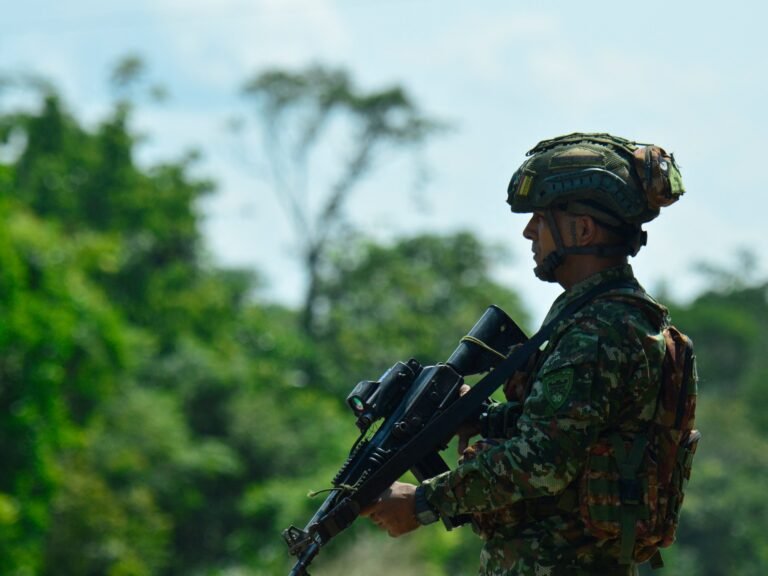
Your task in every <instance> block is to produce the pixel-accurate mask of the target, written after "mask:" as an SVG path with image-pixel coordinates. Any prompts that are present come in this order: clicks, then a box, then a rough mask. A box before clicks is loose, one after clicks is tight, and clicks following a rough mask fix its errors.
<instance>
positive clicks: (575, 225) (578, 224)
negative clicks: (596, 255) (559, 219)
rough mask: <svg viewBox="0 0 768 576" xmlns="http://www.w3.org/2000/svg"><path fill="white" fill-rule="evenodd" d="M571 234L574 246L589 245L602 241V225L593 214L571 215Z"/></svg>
mask: <svg viewBox="0 0 768 576" xmlns="http://www.w3.org/2000/svg"><path fill="white" fill-rule="evenodd" d="M569 227H570V230H569V235H570V237H571V242H572V245H573V246H589V245H591V244H597V243H599V242H600V238H599V233H600V232H599V230H600V227H599V226H598V225H597V223H596V222H595V220H594V218H592V216H589V215H587V214H579V215H574V216H572V217H571V221H570V224H569Z"/></svg>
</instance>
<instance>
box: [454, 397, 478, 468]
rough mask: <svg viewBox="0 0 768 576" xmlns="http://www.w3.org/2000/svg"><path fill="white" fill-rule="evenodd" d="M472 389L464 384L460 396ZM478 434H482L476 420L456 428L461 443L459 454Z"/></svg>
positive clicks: (458, 448) (458, 449) (458, 447)
mask: <svg viewBox="0 0 768 576" xmlns="http://www.w3.org/2000/svg"><path fill="white" fill-rule="evenodd" d="M471 389H472V388H470V387H469V386H468V385H467V384H462V385H461V388H459V396H464V394H466V393H467V392H469V391H470V390H471ZM478 434H480V428H479V427H478V426H477V423H476V422H465V423H464V424H462V425H461V426H459V428H458V429H457V430H456V436H457V437H458V438H459V444H458V446H457V450H456V451H457V452H458V453H459V456H461V455H462V454H464V450H466V449H467V446H469V440H470V439H471V438H472V437H473V436H477V435H478Z"/></svg>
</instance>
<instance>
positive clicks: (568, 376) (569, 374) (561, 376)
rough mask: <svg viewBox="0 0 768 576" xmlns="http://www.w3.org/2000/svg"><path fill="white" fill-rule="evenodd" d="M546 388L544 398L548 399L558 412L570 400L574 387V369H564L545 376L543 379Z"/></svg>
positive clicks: (542, 382)
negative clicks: (569, 396) (572, 387)
mask: <svg viewBox="0 0 768 576" xmlns="http://www.w3.org/2000/svg"><path fill="white" fill-rule="evenodd" d="M541 384H542V386H543V388H544V396H545V397H546V398H547V400H548V401H549V403H550V404H551V406H552V408H553V409H555V410H557V409H558V408H560V406H562V405H563V404H564V403H565V401H566V400H567V399H568V395H569V394H570V392H571V386H573V368H563V369H562V370H556V371H555V372H550V373H549V374H545V375H544V377H543V378H542V379H541Z"/></svg>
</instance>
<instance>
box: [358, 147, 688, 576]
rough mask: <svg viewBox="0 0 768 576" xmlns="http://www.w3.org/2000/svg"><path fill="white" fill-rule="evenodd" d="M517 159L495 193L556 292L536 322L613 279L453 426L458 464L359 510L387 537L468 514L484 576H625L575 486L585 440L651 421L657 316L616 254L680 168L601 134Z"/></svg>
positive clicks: (659, 352)
mask: <svg viewBox="0 0 768 576" xmlns="http://www.w3.org/2000/svg"><path fill="white" fill-rule="evenodd" d="M528 156H529V158H528V159H527V160H526V161H525V162H524V163H523V165H522V166H521V167H520V168H519V169H518V170H517V171H516V172H515V174H514V175H513V177H512V180H511V182H510V185H509V189H508V200H507V202H508V203H509V204H510V206H511V208H512V211H513V212H516V213H532V216H531V218H530V220H529V222H528V224H527V225H526V227H525V229H524V230H523V236H524V237H525V238H526V239H528V240H530V242H531V246H532V250H533V258H534V260H535V263H536V266H535V268H534V273H535V274H536V276H537V277H538V278H540V279H541V280H543V281H546V282H557V283H558V284H560V285H561V286H562V287H563V288H564V292H563V293H562V294H561V295H560V296H559V297H558V298H557V299H556V300H555V302H554V304H553V305H552V308H551V310H550V311H549V314H548V316H547V319H546V320H545V323H546V322H548V321H549V320H551V319H553V318H555V317H556V316H557V315H558V313H559V312H560V311H561V310H563V309H564V308H565V307H566V306H567V305H568V304H569V303H571V302H573V301H575V300H576V299H578V298H579V297H580V296H583V295H584V294H587V293H589V292H590V291H593V290H594V289H595V287H596V286H600V285H602V284H604V283H607V282H611V283H612V285H615V286H616V287H615V288H611V289H609V290H608V291H604V292H603V293H602V294H600V295H598V296H596V297H595V298H593V299H592V300H591V301H590V302H589V303H587V304H586V305H584V306H583V307H582V308H581V309H580V310H579V311H578V312H576V313H575V314H574V315H573V316H572V317H570V318H567V319H565V320H562V321H561V322H560V325H559V326H557V327H556V328H555V331H554V332H553V334H552V336H551V337H550V338H549V341H548V343H547V345H546V347H545V349H544V350H543V351H542V352H541V353H539V354H538V355H537V357H535V358H532V359H531V361H530V362H529V365H528V370H527V371H526V373H524V374H518V375H516V376H515V377H513V378H512V379H510V381H509V382H507V384H506V386H505V389H504V392H505V396H506V399H507V402H505V403H501V404H496V405H493V406H491V407H490V408H489V409H488V412H487V413H486V414H484V415H483V416H482V417H481V419H480V421H479V422H478V423H476V424H473V425H465V426H464V427H463V429H462V431H461V432H460V434H459V436H460V443H459V444H460V451H462V452H463V457H462V459H460V464H459V466H458V467H457V468H455V469H454V470H453V471H450V472H447V473H445V474H442V475H440V476H437V477H435V478H432V479H430V480H427V481H425V482H423V483H422V484H421V485H420V486H418V487H417V486H413V485H411V484H407V483H402V482H397V483H395V484H394V485H393V486H392V487H391V488H390V489H389V490H388V491H387V492H386V493H385V494H384V495H382V497H381V498H380V499H379V500H378V501H377V502H376V503H375V504H374V505H372V506H371V507H369V508H368V509H366V510H365V511H364V515H366V516H369V517H370V518H371V519H372V520H373V522H375V523H376V524H377V525H378V526H380V527H381V528H383V529H385V530H387V531H388V532H389V534H390V535H391V536H400V535H402V534H405V533H407V532H410V531H412V530H414V529H416V528H418V527H419V526H421V525H423V524H427V523H430V522H433V521H435V520H436V519H438V518H439V516H441V515H443V516H455V515H458V514H466V513H469V514H472V515H473V517H474V518H475V522H474V526H475V529H476V531H478V532H479V533H480V535H481V537H482V538H483V539H484V540H485V545H484V547H483V550H482V553H481V558H480V565H481V566H480V574H483V575H488V576H491V575H493V576H496V575H512V574H516V575H517V574H519V575H525V576H528V575H531V576H533V575H541V574H546V575H553V576H558V575H561V574H564V575H577V574H585V575H586V574H595V575H598V574H599V575H603V576H606V575H608V576H611V575H628V574H637V567H636V564H635V563H634V562H633V561H632V560H629V561H628V560H627V555H626V550H625V554H624V555H622V545H624V546H625V547H626V545H627V542H622V541H621V539H620V538H618V539H617V538H613V539H601V538H600V537H598V536H596V535H595V533H594V531H591V530H590V529H589V527H588V526H587V524H586V523H585V520H584V517H583V515H582V514H581V513H580V510H579V498H580V497H581V495H580V492H579V482H580V479H581V478H582V477H583V475H584V471H585V466H586V462H587V455H588V452H589V450H590V447H591V446H593V445H594V443H595V441H596V439H597V438H599V437H601V435H604V434H605V433H606V432H607V431H618V433H619V434H620V435H621V437H622V438H623V439H625V440H628V441H631V439H632V437H633V436H636V435H638V434H639V433H641V432H642V431H643V430H645V429H646V428H647V427H648V423H649V421H650V420H651V419H652V418H653V417H654V410H655V407H656V402H657V395H658V392H659V387H660V383H661V370H662V361H663V359H664V356H665V341H664V337H663V336H662V333H661V330H662V328H663V327H664V326H665V325H666V324H667V312H666V309H665V308H664V307H663V306H661V305H660V304H658V303H656V302H655V301H654V300H653V299H651V298H650V297H649V296H648V295H647V294H646V293H645V291H644V290H643V288H642V287H641V286H640V284H639V283H638V282H637V280H636V279H635V277H634V275H633V272H632V269H631V267H630V265H629V264H628V262H627V260H628V256H634V255H636V254H637V252H638V251H639V249H640V248H641V246H643V245H644V244H645V241H646V233H645V232H644V231H643V230H642V228H641V225H642V224H643V223H645V222H648V221H650V220H652V219H653V218H655V217H656V216H657V215H658V214H659V211H660V207H662V206H666V205H668V204H671V203H672V202H674V201H675V200H676V199H677V198H678V197H679V196H680V195H681V194H682V193H683V192H684V190H683V187H682V181H681V179H680V173H679V171H678V169H677V166H676V165H675V163H674V159H673V157H672V156H671V155H667V154H666V152H664V150H662V149H661V148H658V147H653V146H647V147H639V146H637V145H635V144H634V143H632V142H629V141H627V140H624V139H621V138H617V137H613V136H610V135H608V134H571V135H568V136H563V137H560V138H555V139H552V140H547V141H543V142H540V143H539V144H538V145H537V146H536V147H535V148H533V149H532V150H531V151H530V152H529V153H528ZM477 433H481V434H482V437H483V438H482V439H481V440H480V441H479V442H476V443H475V444H473V445H472V446H470V447H469V448H467V449H465V448H466V446H467V438H468V437H470V436H471V435H473V434H477ZM582 504H583V502H582ZM628 545H629V551H630V553H631V550H632V547H633V545H634V542H633V541H632V540H631V539H630V541H629V542H628Z"/></svg>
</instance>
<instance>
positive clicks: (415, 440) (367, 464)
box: [283, 306, 533, 576]
mask: <svg viewBox="0 0 768 576" xmlns="http://www.w3.org/2000/svg"><path fill="white" fill-rule="evenodd" d="M526 340H527V338H526V336H525V334H523V332H522V331H521V330H520V328H519V327H518V326H517V325H516V324H515V322H514V321H513V320H512V319H510V318H509V316H507V314H505V313H504V311H503V310H501V309H500V308H498V307H496V306H490V307H489V308H488V309H487V310H486V311H485V313H484V314H483V316H482V317H481V318H480V320H478V322H477V323H476V324H475V326H474V327H473V328H472V330H470V332H469V334H467V335H466V336H465V337H463V338H462V339H461V341H460V343H459V345H458V347H457V348H456V350H455V351H454V352H453V354H451V356H450V357H449V358H448V360H447V361H446V362H445V363H444V364H437V365H436V366H422V365H421V364H419V362H417V361H416V360H414V359H411V360H408V361H407V362H397V363H396V364H395V365H394V366H392V367H391V368H390V369H389V370H387V371H386V372H385V373H384V374H383V375H382V376H381V378H379V379H378V380H376V381H369V380H365V381H362V382H360V383H358V384H357V385H356V386H355V387H354V389H353V390H352V392H351V393H350V394H349V396H348V397H347V404H348V405H349V407H350V409H351V410H352V412H353V413H354V415H355V416H356V417H357V420H356V424H357V427H358V428H359V429H360V436H359V438H358V439H357V441H356V442H355V444H354V445H353V447H352V449H351V451H350V454H349V458H348V459H347V461H346V462H345V463H344V465H343V466H342V467H341V469H340V470H339V472H338V473H337V474H336V477H335V478H334V479H333V488H332V489H331V490H330V491H329V494H328V496H327V497H326V499H325V501H324V502H323V504H322V505H321V506H320V507H319V508H318V510H317V512H315V514H314V515H313V516H312V518H311V519H310V521H309V522H308V523H307V525H306V526H305V528H304V529H303V530H302V529H299V528H297V527H295V526H291V527H290V528H288V529H286V530H284V531H283V538H284V539H285V541H286V543H287V544H288V548H289V552H290V553H291V554H292V555H293V556H296V557H297V561H296V564H295V565H294V567H293V570H291V572H290V576H307V575H308V572H307V568H308V567H309V564H310V563H311V562H312V560H313V559H314V557H315V556H316V555H317V554H318V552H319V551H320V548H322V547H323V546H324V545H325V544H327V543H328V542H329V541H330V540H331V539H332V538H334V537H335V536H336V535H337V534H339V533H340V532H341V531H342V530H344V529H345V528H347V527H348V526H349V525H350V524H352V522H354V521H355V519H356V518H357V517H358V515H359V513H360V510H361V509H363V508H365V507H366V506H368V505H369V504H371V503H373V502H374V501H375V500H376V499H377V498H378V497H379V496H380V495H381V494H382V493H383V492H384V490H386V489H387V488H388V487H389V486H390V485H392V483H393V482H395V481H396V480H397V479H398V478H400V477H401V476H402V475H403V474H405V472H406V471H408V470H411V471H412V472H413V474H414V476H416V478H417V479H418V480H419V481H422V480H425V479H427V478H432V477H434V476H437V475H438V474H440V473H442V472H445V471H447V470H448V469H449V468H448V465H447V464H446V463H445V461H444V460H443V459H442V457H441V456H440V454H439V452H440V450H443V449H444V448H445V447H446V445H447V443H448V441H449V440H450V439H451V437H452V436H453V435H454V434H455V432H456V430H457V429H458V428H459V426H460V425H461V424H462V423H464V422H465V421H467V420H468V419H470V418H472V417H477V416H479V414H480V412H481V411H482V405H483V402H484V401H485V400H486V399H487V397H488V396H489V395H490V393H491V392H492V391H493V390H494V389H495V388H497V387H498V386H499V384H501V382H503V381H504V380H505V379H506V378H507V377H508V376H509V375H511V373H512V372H513V371H514V369H516V368H517V367H519V366H520V365H522V364H523V362H524V361H525V360H526V359H527V357H528V355H529V354H530V352H531V351H532V350H533V346H527V347H526V346H523V347H518V348H528V350H527V352H526V351H521V350H517V351H516V352H515V353H513V354H512V356H513V357H518V361H517V362H516V363H515V362H510V361H507V362H504V368H505V370H504V371H503V372H504V374H494V372H495V371H494V372H491V374H490V375H488V376H486V377H485V378H484V379H483V380H481V382H480V383H478V384H482V383H485V384H486V385H485V386H478V385H476V386H475V387H473V388H472V390H470V392H468V393H467V394H465V395H464V396H460V395H459V389H460V388H461V386H462V384H463V383H464V378H465V377H467V376H471V375H475V374H480V373H483V372H487V371H489V370H493V368H494V367H496V366H498V365H499V363H500V362H501V361H502V360H504V359H505V358H507V356H508V355H509V352H510V350H511V349H512V348H513V347H515V346H516V345H517V344H521V343H523V342H525V341H526ZM518 352H523V353H522V354H520V353H518ZM510 360H512V358H510ZM499 372H501V371H499ZM491 375H493V376H494V377H495V378H494V382H492V383H491V382H487V383H486V381H487V380H489V378H490V376H491ZM468 520H469V518H468V517H467V516H458V517H454V518H444V519H443V523H444V524H445V526H446V528H448V529H449V530H450V529H452V528H454V527H456V526H460V525H462V524H464V523H466V522H468Z"/></svg>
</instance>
